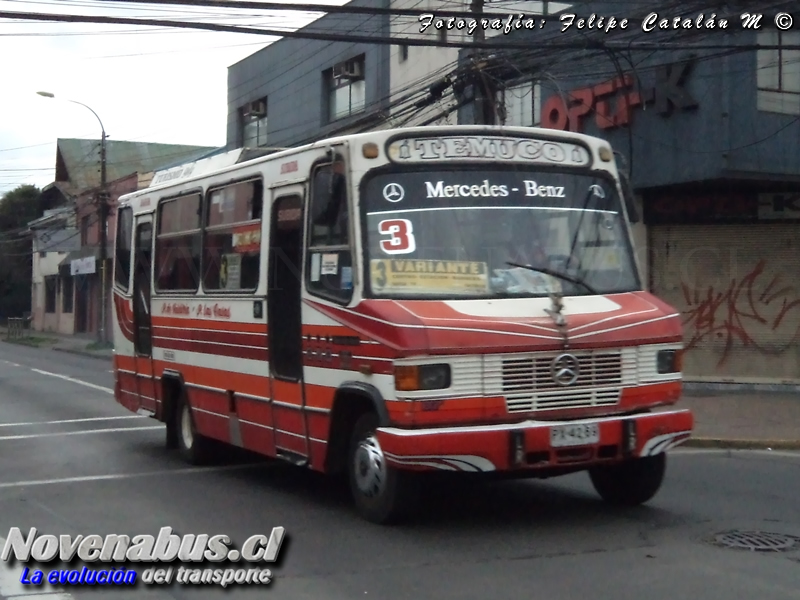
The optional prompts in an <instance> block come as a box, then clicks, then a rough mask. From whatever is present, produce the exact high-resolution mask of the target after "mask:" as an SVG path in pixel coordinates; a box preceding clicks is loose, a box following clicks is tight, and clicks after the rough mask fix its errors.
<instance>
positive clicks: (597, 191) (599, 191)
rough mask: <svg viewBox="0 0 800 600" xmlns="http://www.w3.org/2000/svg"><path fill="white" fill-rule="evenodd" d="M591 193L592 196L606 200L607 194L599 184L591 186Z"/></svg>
mask: <svg viewBox="0 0 800 600" xmlns="http://www.w3.org/2000/svg"><path fill="white" fill-rule="evenodd" d="M589 191H591V192H592V196H597V197H598V198H605V197H606V192H605V190H603V188H602V187H600V186H599V185H597V184H593V185H590V186H589Z"/></svg>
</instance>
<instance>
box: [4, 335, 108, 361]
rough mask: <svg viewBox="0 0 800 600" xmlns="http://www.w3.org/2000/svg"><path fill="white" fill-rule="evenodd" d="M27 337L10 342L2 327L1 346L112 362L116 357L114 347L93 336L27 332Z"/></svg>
mask: <svg viewBox="0 0 800 600" xmlns="http://www.w3.org/2000/svg"><path fill="white" fill-rule="evenodd" d="M25 335H26V336H27V337H25V338H22V339H19V340H8V339H7V334H6V328H5V327H0V344H9V345H10V344H21V345H24V346H32V347H35V348H43V349H50V350H54V351H56V352H67V353H70V354H78V355H80V356H87V357H89V358H98V359H101V360H105V361H108V362H110V361H111V358H112V356H113V355H114V351H113V347H112V345H111V344H107V345H106V346H105V347H104V346H102V345H101V344H99V343H98V342H97V338H96V336H95V335H93V334H86V335H63V334H59V333H51V332H49V331H30V330H26V331H25Z"/></svg>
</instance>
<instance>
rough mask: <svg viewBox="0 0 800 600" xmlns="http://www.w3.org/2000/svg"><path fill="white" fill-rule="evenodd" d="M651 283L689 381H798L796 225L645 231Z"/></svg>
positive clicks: (799, 238)
mask: <svg viewBox="0 0 800 600" xmlns="http://www.w3.org/2000/svg"><path fill="white" fill-rule="evenodd" d="M650 281H651V291H652V292H653V293H654V294H655V295H656V296H658V297H660V298H661V299H663V300H664V301H666V302H668V303H669V304H671V305H672V306H674V307H675V308H676V309H678V310H679V311H680V312H681V314H682V317H683V324H684V343H685V347H686V348H687V353H686V356H685V359H684V374H685V379H686V380H687V381H717V382H723V381H732V382H765V383H780V382H787V383H788V382H791V383H798V382H800V225H797V224H752V225H674V226H664V225H658V226H651V228H650Z"/></svg>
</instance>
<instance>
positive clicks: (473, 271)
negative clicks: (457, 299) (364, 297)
mask: <svg viewBox="0 0 800 600" xmlns="http://www.w3.org/2000/svg"><path fill="white" fill-rule="evenodd" d="M370 274H371V282H372V289H373V290H375V291H379V292H387V293H402V292H406V293H410V294H414V293H426V294H453V293H461V294H485V293H487V292H488V291H489V277H488V274H489V266H488V265H487V264H486V263H484V262H469V261H455V260H407V259H403V260H394V259H373V260H372V261H371V262H370Z"/></svg>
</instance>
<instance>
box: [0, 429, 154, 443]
mask: <svg viewBox="0 0 800 600" xmlns="http://www.w3.org/2000/svg"><path fill="white" fill-rule="evenodd" d="M163 428H164V427H163V426H160V425H153V426H152V427H150V426H148V427H115V428H113V429H87V430H86V431H58V432H50V433H25V434H22V435H3V436H0V442H1V441H4V440H26V439H30V438H40V437H57V436H60V435H89V434H91V433H112V432H120V431H147V430H148V429H163Z"/></svg>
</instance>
